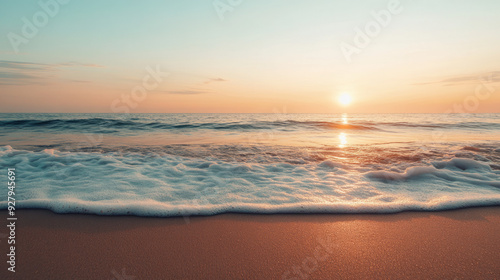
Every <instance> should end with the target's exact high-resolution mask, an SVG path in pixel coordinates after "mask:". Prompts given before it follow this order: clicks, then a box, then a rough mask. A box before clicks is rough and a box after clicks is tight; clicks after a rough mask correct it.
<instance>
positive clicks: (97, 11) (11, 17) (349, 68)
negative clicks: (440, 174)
mask: <svg viewBox="0 0 500 280" xmlns="http://www.w3.org/2000/svg"><path fill="white" fill-rule="evenodd" d="M40 2H41V3H48V4H47V7H48V8H47V7H42V6H40V4H38V3H39V1H1V2H0V34H1V36H0V112H110V113H111V112H123V111H125V110H126V109H124V108H127V109H128V111H130V112H137V113H139V112H144V113H177V112H186V113H197V112H199V113H204V112H214V113H219V112H220V113H226V112H227V113H229V112H236V113H246V112H249V113H273V112H281V113H282V112H288V113H344V112H347V113H405V112H408V113H444V112H457V113H458V112H461V111H463V112H467V113H485V112H500V51H499V50H500V36H499V35H500V16H499V15H500V1H498V0H489V1H488V0H479V1H465V0H464V1H456V0H454V1H452V0H443V1H430V0H422V1H411V0H408V1H405V0H401V1H399V4H398V3H397V2H398V1H388V0H384V1H378V0H377V1H375V0H371V1H368V0H363V1H332V0H322V1H320V0H317V1H290V0H282V1H265V0H258V1H253V0H252V1H251V0H242V1H237V0H232V1H228V0H220V1H212V0H204V1H123V0H120V1H118V0H113V1H97V0H96V1H76V0H73V1H68V3H66V4H61V3H59V2H55V0H52V1H50V0H41V1H40ZM61 2H63V1H61ZM239 2H241V3H239ZM54 3H56V4H54ZM231 3H232V4H231ZM224 9H225V10H224ZM387 15H388V16H389V17H387ZM377 18H378V21H377ZM44 20H46V21H45V22H44ZM37 23H38V26H37V25H36V24H37ZM367 26H368V31H366V30H367V29H366V28H367ZM29 27H34V28H35V29H37V30H35V31H34V30H33V28H31V29H30V28H29ZM25 31H27V34H23V32H24V33H26V32H25ZM30 32H31V33H30ZM360 32H361V33H362V35H360ZM370 32H371V36H370V35H367V33H370ZM26 35H29V36H26ZM28 37H31V38H28ZM360 38H362V39H363V38H364V39H365V40H364V41H363V40H361V39H360ZM366 39H368V40H366ZM360 41H361V42H363V44H357V43H359V42H360ZM356 42H357V43H356ZM346 46H349V48H350V49H348V50H351V51H352V50H353V48H355V53H351V55H346ZM351 47H352V48H351ZM147 68H149V69H150V70H147ZM155 71H160V72H163V73H167V72H168V75H166V74H164V75H163V74H162V75H160V79H155V77H154V75H152V74H151V72H155ZM144 81H146V83H147V86H144V83H145V82H144ZM145 87H148V89H145ZM139 88H142V91H141V90H140V89H139ZM134 90H135V91H136V92H134ZM343 94H344V95H345V94H348V95H349V96H350V97H351V98H352V100H351V102H350V104H348V105H347V104H342V103H341V102H339V101H338V98H339V96H341V95H343Z"/></svg>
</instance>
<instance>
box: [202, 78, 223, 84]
mask: <svg viewBox="0 0 500 280" xmlns="http://www.w3.org/2000/svg"><path fill="white" fill-rule="evenodd" d="M218 82H227V80H225V79H222V78H210V79H208V80H206V81H204V82H203V84H204V85H208V84H210V83H218Z"/></svg>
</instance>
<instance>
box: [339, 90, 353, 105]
mask: <svg viewBox="0 0 500 280" xmlns="http://www.w3.org/2000/svg"><path fill="white" fill-rule="evenodd" d="M339 102H340V104H341V105H342V106H348V105H349V104H351V102H352V97H351V95H350V94H349V93H348V92H343V93H341V94H340V96H339Z"/></svg>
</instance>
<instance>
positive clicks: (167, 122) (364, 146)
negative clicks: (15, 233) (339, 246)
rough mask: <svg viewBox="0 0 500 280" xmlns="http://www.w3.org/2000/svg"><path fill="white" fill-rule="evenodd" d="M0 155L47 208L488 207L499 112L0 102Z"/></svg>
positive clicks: (29, 199)
mask: <svg viewBox="0 0 500 280" xmlns="http://www.w3.org/2000/svg"><path fill="white" fill-rule="evenodd" d="M0 167H1V169H2V170H3V171H2V172H3V173H4V174H5V177H3V178H5V181H6V182H7V175H6V174H7V169H8V168H15V171H16V188H15V199H16V209H20V208H41V209H50V210H52V211H54V212H56V213H91V214H98V215H137V216H186V215H213V214H218V213H227V212H232V213H394V212H400V211H407V210H414V211H438V210H445V209H455V208H462V207H473V206H492V205H500V114H284V113H283V114H282V113H275V114H0ZM6 196H7V186H5V195H2V201H1V202H0V208H2V209H6V208H7V198H6Z"/></svg>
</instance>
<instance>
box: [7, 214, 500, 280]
mask: <svg viewBox="0 0 500 280" xmlns="http://www.w3.org/2000/svg"><path fill="white" fill-rule="evenodd" d="M5 212H6V211H5ZM5 212H4V213H5ZM16 216H17V217H18V220H17V222H16V273H12V272H9V271H7V264H6V263H5V262H4V265H2V266H3V267H2V268H1V271H0V278H2V279H33V278H35V279H49V278H50V279H132V278H131V276H135V278H133V279H199V278H204V279H333V278H335V279H337V278H340V279H366V278H390V279H405V278H412V279H414V278H446V279H448V278H458V279H461V278H483V279H484V278H489V279H492V278H500V265H498V259H500V242H498V240H500V207H498V206H497V207H472V208H463V209H456V210H447V211H424V212H417V211H404V212H400V213H395V214H258V215H255V214H235V213H227V214H218V215H214V216H189V217H139V216H99V215H92V214H56V213H53V212H51V211H49V210H40V209H19V210H17V211H16ZM3 217H4V223H7V221H6V219H5V218H6V217H7V216H6V214H4V215H3ZM5 231H6V230H5V229H4V230H2V231H0V233H2V234H4V232H5ZM5 240H6V239H4V238H1V239H0V248H1V250H0V252H1V253H2V254H3V256H4V257H3V258H4V259H7V256H6V255H5V253H6V252H7V249H8V247H7V242H5Z"/></svg>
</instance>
